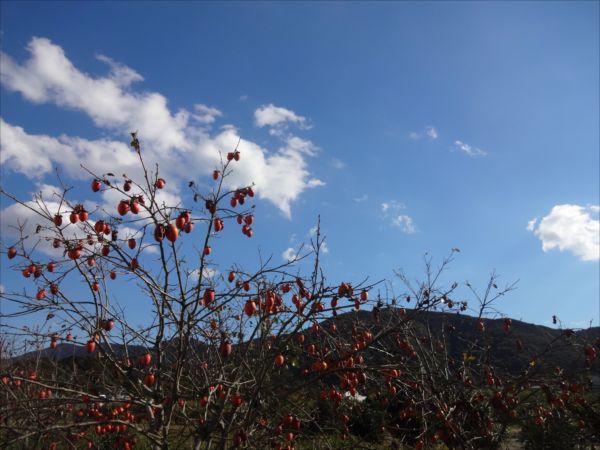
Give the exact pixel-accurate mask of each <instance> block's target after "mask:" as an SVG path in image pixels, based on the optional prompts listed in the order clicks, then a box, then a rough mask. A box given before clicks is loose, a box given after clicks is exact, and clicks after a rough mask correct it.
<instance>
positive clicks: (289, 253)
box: [281, 247, 298, 262]
mask: <svg viewBox="0 0 600 450" xmlns="http://www.w3.org/2000/svg"><path fill="white" fill-rule="evenodd" d="M297 256H298V254H297V253H296V250H294V249H293V248H292V247H288V248H286V249H285V250H284V251H283V253H282V254H281V257H282V258H283V259H284V260H285V261H288V262H289V261H293V260H294V259H296V257H297Z"/></svg>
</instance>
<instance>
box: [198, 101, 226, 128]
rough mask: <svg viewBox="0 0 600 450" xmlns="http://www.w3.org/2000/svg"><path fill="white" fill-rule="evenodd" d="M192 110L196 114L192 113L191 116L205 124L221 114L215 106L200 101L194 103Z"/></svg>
mask: <svg viewBox="0 0 600 450" xmlns="http://www.w3.org/2000/svg"><path fill="white" fill-rule="evenodd" d="M194 110H195V111H196V114H192V118H193V119H194V120H196V121H198V122H200V123H202V124H206V125H209V124H211V123H213V122H214V121H215V120H217V118H218V117H221V116H222V115H223V113H222V112H221V111H219V110H218V109H217V108H213V107H211V106H207V105H203V104H202V103H197V104H195V105H194Z"/></svg>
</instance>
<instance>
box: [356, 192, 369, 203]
mask: <svg viewBox="0 0 600 450" xmlns="http://www.w3.org/2000/svg"><path fill="white" fill-rule="evenodd" d="M367 200H369V196H368V195H367V194H363V195H361V196H360V197H356V198H354V201H355V202H356V203H363V202H366V201H367Z"/></svg>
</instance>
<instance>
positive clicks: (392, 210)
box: [381, 200, 417, 234]
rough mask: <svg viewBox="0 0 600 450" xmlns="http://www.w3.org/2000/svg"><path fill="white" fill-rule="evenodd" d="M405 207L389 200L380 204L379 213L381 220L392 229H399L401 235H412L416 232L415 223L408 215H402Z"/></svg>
mask: <svg viewBox="0 0 600 450" xmlns="http://www.w3.org/2000/svg"><path fill="white" fill-rule="evenodd" d="M405 208H406V206H405V205H404V204H403V203H401V202H398V201H396V200H390V201H388V202H383V203H382V204H381V212H382V213H383V218H384V219H385V220H387V221H388V222H389V223H390V224H391V225H392V226H393V227H396V228H399V229H400V230H401V231H402V232H403V233H406V234H413V233H415V232H416V231H417V227H416V226H415V223H414V221H413V219H412V217H410V216H409V215H408V214H402V213H401V212H400V211H402V210H404V209H405Z"/></svg>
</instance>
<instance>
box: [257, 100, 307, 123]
mask: <svg viewBox="0 0 600 450" xmlns="http://www.w3.org/2000/svg"><path fill="white" fill-rule="evenodd" d="M254 122H255V123H256V125H257V126H259V127H264V126H270V127H274V126H277V125H285V124H286V123H288V122H291V123H295V124H296V125H298V126H299V127H300V128H301V129H306V128H309V125H308V124H307V120H306V118H305V117H302V116H300V115H298V114H296V113H295V112H294V111H291V110H289V109H286V108H282V107H280V106H275V105H273V103H269V104H268V105H262V106H261V107H259V108H257V109H256V111H254Z"/></svg>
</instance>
